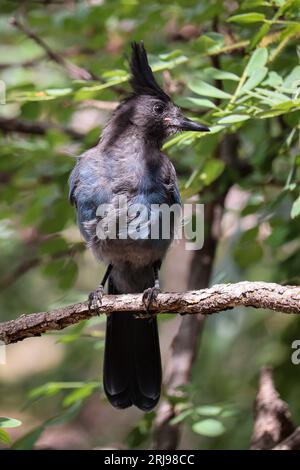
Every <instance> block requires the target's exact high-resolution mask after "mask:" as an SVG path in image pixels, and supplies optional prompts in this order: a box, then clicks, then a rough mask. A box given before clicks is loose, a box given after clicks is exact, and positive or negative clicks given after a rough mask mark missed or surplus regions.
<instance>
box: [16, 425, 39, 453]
mask: <svg viewBox="0 0 300 470" xmlns="http://www.w3.org/2000/svg"><path fill="white" fill-rule="evenodd" d="M44 429H45V428H44V426H38V427H37V428H35V429H34V430H33V431H30V432H29V433H27V434H25V436H22V437H21V438H20V439H18V440H17V441H15V442H14V444H13V445H12V447H11V448H12V449H13V450H29V449H32V448H33V446H34V444H35V443H36V441H37V440H38V438H39V437H40V435H41V434H42V432H43V431H44Z"/></svg>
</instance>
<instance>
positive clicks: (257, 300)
mask: <svg viewBox="0 0 300 470" xmlns="http://www.w3.org/2000/svg"><path fill="white" fill-rule="evenodd" d="M240 306H245V307H255V308H267V309H270V310H274V311H277V312H283V313H298V314H300V287H298V286H280V285H278V284H273V283H267V282H247V281H245V282H239V283H237V284H219V285H215V286H213V287H211V288H210V289H203V290H199V291H189V292H185V293H164V294H159V296H158V301H157V305H156V307H155V308H153V314H157V313H186V314H199V313H202V314H205V315H210V314H212V313H217V312H221V311H224V310H228V309H232V308H234V307H240ZM144 311H145V309H144V305H143V302H142V296H141V295H140V294H127V295H107V296H104V298H103V303H102V307H101V309H100V311H99V312H97V311H95V310H92V311H91V312H89V309H88V304H87V302H83V303H78V304H74V305H69V306H68V307H64V308H59V309H56V310H53V311H51V312H40V313H32V314H30V315H21V317H19V318H18V319H16V320H11V321H8V322H5V323H2V324H0V340H1V341H3V342H4V343H5V344H9V343H15V342H17V341H21V340H23V339H25V338H28V337H31V336H40V335H41V334H42V333H45V332H46V331H53V330H61V329H63V328H66V327H67V326H70V325H73V324H75V323H78V322H79V321H81V320H85V319H87V318H90V317H92V316H94V315H97V313H106V314H108V313H113V312H119V313H121V312H144ZM137 321H138V320H137Z"/></svg>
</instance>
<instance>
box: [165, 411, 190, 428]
mask: <svg viewBox="0 0 300 470" xmlns="http://www.w3.org/2000/svg"><path fill="white" fill-rule="evenodd" d="M192 413H193V409H191V408H190V409H188V410H184V411H182V412H181V413H179V414H178V415H177V416H175V418H172V419H171V421H170V424H171V425H174V424H178V423H181V422H182V421H184V420H185V418H187V417H188V416H190V415H191V414H192Z"/></svg>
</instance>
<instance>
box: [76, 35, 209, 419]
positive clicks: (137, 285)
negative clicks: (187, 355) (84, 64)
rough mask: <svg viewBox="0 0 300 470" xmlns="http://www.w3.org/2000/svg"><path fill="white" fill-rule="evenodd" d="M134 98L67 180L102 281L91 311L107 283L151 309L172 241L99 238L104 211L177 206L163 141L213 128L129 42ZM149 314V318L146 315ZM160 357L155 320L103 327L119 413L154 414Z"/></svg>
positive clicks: (110, 393) (109, 382)
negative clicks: (187, 113)
mask: <svg viewBox="0 0 300 470" xmlns="http://www.w3.org/2000/svg"><path fill="white" fill-rule="evenodd" d="M130 69H131V80H130V84H131V87H132V90H133V92H132V94H130V95H129V96H128V97H127V98H126V99H125V100H124V101H123V102H121V104H120V105H119V106H118V108H117V109H116V110H115V112H114V114H113V116H112V117H111V119H110V120H109V122H108V124H107V125H106V127H105V128H104V130H103V132H102V136H101V139H100V142H99V144H98V145H97V146H96V147H94V148H92V149H90V150H88V151H87V152H85V153H84V154H82V155H81V156H80V157H79V158H78V160H77V163H76V166H75V168H74V169H73V171H72V173H71V175H70V179H69V185H70V201H71V203H72V204H74V205H75V207H76V211H77V220H78V224H79V228H80V231H81V233H82V235H83V237H84V238H85V240H86V242H87V244H88V246H89V247H90V248H91V250H92V251H93V253H94V255H95V257H96V258H97V259H98V260H101V261H102V262H104V263H105V264H106V266H107V270H106V273H105V276H104V278H103V280H102V282H101V283H100V285H99V286H98V287H97V289H96V290H95V291H94V292H92V293H91V294H90V296H89V305H90V307H91V308H99V307H100V306H101V298H102V295H103V288H104V285H105V283H106V281H107V280H108V293H109V294H126V293H138V292H144V294H143V301H144V304H145V307H146V310H148V311H150V313H151V304H152V303H153V302H155V299H156V296H157V294H158V292H159V280H158V271H159V269H160V266H161V263H162V260H163V258H164V256H165V254H166V251H167V249H168V247H169V245H170V243H171V241H172V233H173V230H171V233H170V237H169V239H164V238H163V237H161V236H159V237H158V238H157V239H151V237H150V236H149V233H148V235H147V236H145V234H143V235H142V236H141V237H140V238H139V237H128V236H127V237H123V236H121V235H120V231H119V232H118V231H117V235H116V236H115V237H107V238H105V237H104V238H103V237H99V234H98V231H97V227H98V226H99V223H100V224H101V220H103V219H104V218H105V217H103V214H102V215H99V212H98V209H99V207H100V208H101V207H103V206H104V207H105V205H107V204H108V205H109V207H110V208H111V209H110V210H108V216H109V217H112V213H114V215H116V214H119V215H120V208H119V205H118V204H119V202H118V200H119V198H120V196H122V197H123V198H124V197H125V198H126V200H127V204H128V207H129V208H130V207H133V206H134V205H136V204H139V205H142V206H143V207H146V210H147V211H148V212H151V206H152V205H153V204H159V205H161V204H167V205H168V206H172V205H173V204H175V203H177V204H180V195H179V190H178V186H177V181H176V173H175V170H174V167H173V165H172V163H171V162H170V160H169V159H168V158H167V157H166V155H164V154H163V153H162V152H161V147H162V144H163V142H164V140H165V139H166V138H167V137H168V136H170V135H172V134H174V133H176V132H178V131H184V130H189V131H202V132H203V131H208V130H209V129H208V128H207V127H206V126H203V125H201V124H199V123H197V122H194V121H191V120H190V119H188V118H186V117H184V116H183V114H182V112H181V110H180V109H179V108H178V106H176V105H175V104H174V103H173V102H172V101H171V99H170V97H169V96H168V95H167V94H166V93H165V92H164V91H163V90H162V88H161V87H160V86H159V85H158V83H157V82H156V80H155V78H154V75H153V72H152V70H151V68H150V66H149V63H148V59H147V54H146V51H145V49H144V46H143V43H133V44H132V56H131V61H130ZM148 316H149V315H148ZM161 375H162V374H161V359H160V348H159V338H158V331H157V321H156V317H155V316H154V315H153V317H152V318H150V320H149V318H136V315H134V314H132V313H129V312H128V313H126V312H125V313H124V312H122V313H121V312H119V313H118V312H114V313H112V314H110V315H109V316H108V319H107V326H106V340H105V354H104V370H103V382H104V390H105V393H106V395H107V398H108V400H109V401H110V403H111V404H112V405H113V406H115V407H117V408H127V407H129V406H131V405H135V406H137V407H138V408H140V409H141V410H144V411H149V410H151V409H152V408H153V407H154V406H155V405H156V404H157V402H158V400H159V397H160V390H161V379H162V377H161Z"/></svg>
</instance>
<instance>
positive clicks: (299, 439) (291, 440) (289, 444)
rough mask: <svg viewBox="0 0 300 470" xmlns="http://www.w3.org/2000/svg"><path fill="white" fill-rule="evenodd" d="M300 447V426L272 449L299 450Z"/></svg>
mask: <svg viewBox="0 0 300 470" xmlns="http://www.w3.org/2000/svg"><path fill="white" fill-rule="evenodd" d="M299 449H300V426H299V427H298V428H297V429H296V430H295V431H294V432H293V434H291V435H290V436H288V437H287V438H286V439H284V441H282V442H280V443H279V444H277V446H275V447H273V449H272V450H299Z"/></svg>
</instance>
